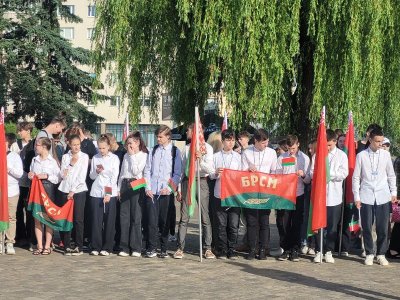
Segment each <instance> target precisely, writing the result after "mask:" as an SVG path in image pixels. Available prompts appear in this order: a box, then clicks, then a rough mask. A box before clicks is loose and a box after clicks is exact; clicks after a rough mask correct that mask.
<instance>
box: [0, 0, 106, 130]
mask: <svg viewBox="0 0 400 300" xmlns="http://www.w3.org/2000/svg"><path fill="white" fill-rule="evenodd" d="M59 17H61V18H64V19H66V20H67V21H68V22H79V21H80V19H79V18H78V17H77V16H75V15H73V14H71V13H70V12H69V10H68V9H67V8H66V7H64V6H62V1H61V0H45V1H37V0H36V1H35V0H30V1H29V0H13V1H2V2H1V4H0V32H1V34H2V36H1V39H0V61H1V67H0V73H1V74H0V101H2V102H3V103H4V101H8V102H9V103H11V104H12V105H13V107H14V110H13V114H11V115H8V118H9V119H10V120H14V121H17V120H18V119H19V118H25V117H34V118H35V119H36V120H39V121H40V120H41V121H43V122H46V121H48V120H49V119H51V118H52V117H53V116H55V115H58V114H59V112H61V111H64V112H68V113H67V117H68V118H69V119H75V120H79V121H82V122H85V123H88V124H91V123H95V122H96V121H98V120H99V118H98V117H97V116H96V115H95V114H93V113H92V112H89V111H88V110H87V109H86V107H85V105H83V104H82V103H79V102H78V101H77V99H79V98H80V99H85V100H86V101H87V102H89V103H90V102H91V101H92V96H93V90H92V84H93V82H92V81H93V80H92V79H91V77H90V76H89V74H88V73H86V72H84V71H82V70H80V69H79V68H78V66H79V65H83V64H89V63H90V53H89V51H88V50H86V49H83V48H74V47H72V45H71V44H70V42H69V41H67V40H65V39H64V38H62V37H61V36H60V26H59V21H58V20H59Z"/></svg>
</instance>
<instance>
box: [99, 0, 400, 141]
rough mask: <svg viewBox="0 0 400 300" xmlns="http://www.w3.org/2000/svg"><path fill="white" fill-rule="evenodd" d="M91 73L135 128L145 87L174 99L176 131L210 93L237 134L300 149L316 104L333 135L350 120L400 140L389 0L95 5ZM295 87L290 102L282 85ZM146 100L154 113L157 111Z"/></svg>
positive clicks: (116, 1) (394, 17)
mask: <svg viewBox="0 0 400 300" xmlns="http://www.w3.org/2000/svg"><path fill="white" fill-rule="evenodd" d="M97 4H98V6H99V7H98V8H99V10H98V12H99V15H98V23H97V27H96V38H95V39H96V43H95V50H96V52H95V53H96V55H95V60H94V61H95V64H96V67H97V72H101V70H102V68H103V67H104V66H108V67H109V68H110V69H113V68H116V70H118V86H119V88H120V90H121V92H122V93H123V94H124V95H126V96H127V97H128V98H129V99H130V111H131V113H132V116H133V117H135V120H138V119H139V118H140V111H141V110H140V101H139V95H140V92H141V89H142V87H143V86H144V85H145V84H147V83H149V84H150V86H151V87H152V90H153V91H154V93H153V97H156V96H157V93H156V92H157V90H158V89H160V88H161V87H167V88H168V89H169V90H170V92H171V93H172V95H173V116H174V119H175V121H177V122H189V121H191V120H192V119H193V113H192V111H193V106H194V105H195V104H196V105H199V106H200V107H202V106H203V105H204V101H205V100H206V98H207V94H208V93H209V92H210V91H212V90H213V89H215V88H216V89H217V91H218V90H219V87H220V86H221V82H223V83H224V89H223V90H224V93H225V95H226V96H227V101H228V105H229V106H230V108H231V114H230V121H231V124H233V125H234V126H235V127H236V128H238V129H239V128H243V127H246V126H247V125H248V124H249V123H250V122H252V123H256V124H262V125H263V126H266V127H267V128H268V129H270V130H271V131H273V132H274V133H276V134H282V133H288V132H293V133H297V134H300V135H301V137H302V138H303V140H305V139H307V138H309V135H310V134H312V132H313V131H314V130H315V127H316V125H317V124H318V118H319V115H320V111H321V108H322V106H323V105H325V106H326V107H327V121H328V124H329V125H330V127H332V128H345V127H346V125H347V114H348V111H349V110H352V111H353V115H354V118H355V122H356V124H357V126H358V129H359V131H360V132H362V131H364V130H365V128H366V126H367V125H368V124H369V123H371V122H377V123H380V124H382V125H383V126H384V127H385V129H386V130H387V132H388V133H389V135H392V136H399V133H400V127H399V125H400V116H399V114H398V111H399V108H400V107H399V106H400V99H399V98H400V96H399V95H400V94H399V92H400V90H399V89H400V72H399V71H400V70H399V68H400V67H399V64H398V63H397V62H398V61H399V59H400V44H399V34H400V33H399V30H398V29H399V28H400V24H399V22H400V3H399V2H398V1H395V0H381V1H372V0H368V1H361V0H337V1H322V0H280V1H272V0H262V1H259V0H247V1H243V0H239V1H238V0H235V1H232V0H213V1H206V0H196V1H194V0H175V1H167V0H154V1H151V2H148V1H144V0H134V1H129V0H98V1H97ZM293 82H297V83H298V84H299V85H298V88H297V91H296V92H295V94H294V95H291V94H290V86H291V85H292V83H293ZM154 99H155V98H153V102H152V103H153V106H152V109H153V113H154V112H155V110H156V109H157V107H156V103H157V102H156V101H154Z"/></svg>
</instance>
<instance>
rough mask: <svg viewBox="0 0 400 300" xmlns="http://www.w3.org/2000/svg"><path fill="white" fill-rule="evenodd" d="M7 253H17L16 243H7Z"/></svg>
mask: <svg viewBox="0 0 400 300" xmlns="http://www.w3.org/2000/svg"><path fill="white" fill-rule="evenodd" d="M6 253H7V254H8V255H14V254H15V249H14V245H13V244H11V243H7V245H6Z"/></svg>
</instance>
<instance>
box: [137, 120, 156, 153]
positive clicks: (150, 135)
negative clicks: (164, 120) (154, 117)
mask: <svg viewBox="0 0 400 300" xmlns="http://www.w3.org/2000/svg"><path fill="white" fill-rule="evenodd" d="M156 129H157V126H156V125H138V127H137V130H138V131H139V132H140V134H141V135H142V138H143V140H144V143H145V144H146V146H147V148H149V149H150V148H151V147H154V146H155V145H156V144H157V137H156V135H155V133H154V132H155V131H156Z"/></svg>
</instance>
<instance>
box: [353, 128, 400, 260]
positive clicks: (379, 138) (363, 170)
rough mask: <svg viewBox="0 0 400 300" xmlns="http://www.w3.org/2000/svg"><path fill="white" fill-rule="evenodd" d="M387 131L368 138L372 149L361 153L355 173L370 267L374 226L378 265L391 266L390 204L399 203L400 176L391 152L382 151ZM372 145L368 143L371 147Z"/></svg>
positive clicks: (355, 189)
mask: <svg viewBox="0 0 400 300" xmlns="http://www.w3.org/2000/svg"><path fill="white" fill-rule="evenodd" d="M383 139H384V137H383V131H382V130H381V129H380V128H376V129H373V130H372V131H371V132H370V134H369V138H368V142H369V147H368V148H367V149H365V150H364V151H361V152H360V153H358V154H357V157H356V166H355V168H354V173H353V194H354V202H355V205H356V207H357V208H358V209H361V225H362V229H363V238H364V247H365V251H366V254H367V256H366V258H365V261H364V263H365V264H366V265H368V266H370V265H373V262H374V256H375V255H374V241H373V239H372V224H373V223H374V222H375V224H376V234H377V236H378V237H377V241H376V244H377V249H376V255H377V262H378V263H379V264H380V265H383V266H386V265H388V264H389V263H388V261H387V260H386V258H385V253H386V251H387V247H388V223H389V215H390V205H391V203H390V202H397V199H396V196H397V187H396V175H395V173H394V169H393V164H392V159H391V157H390V153H389V152H388V151H385V150H383V149H382V143H383ZM367 145H368V144H367Z"/></svg>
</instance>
